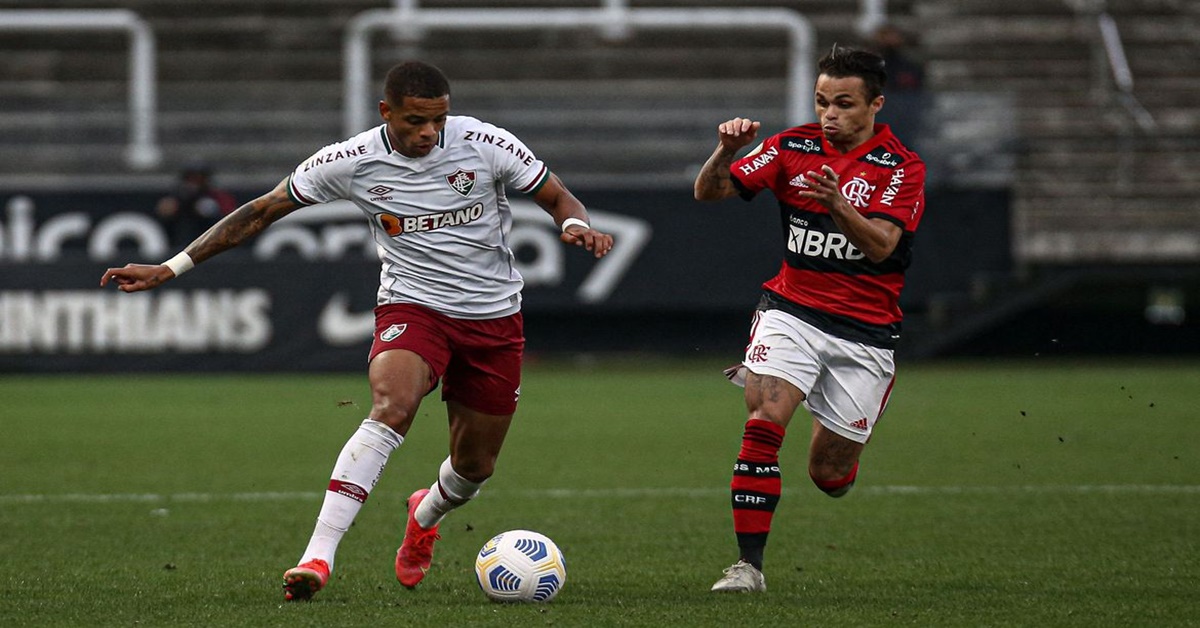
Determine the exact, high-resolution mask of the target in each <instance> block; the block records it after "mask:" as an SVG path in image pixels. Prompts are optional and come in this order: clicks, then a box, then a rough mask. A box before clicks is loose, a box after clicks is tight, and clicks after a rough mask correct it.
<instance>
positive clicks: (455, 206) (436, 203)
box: [288, 116, 550, 319]
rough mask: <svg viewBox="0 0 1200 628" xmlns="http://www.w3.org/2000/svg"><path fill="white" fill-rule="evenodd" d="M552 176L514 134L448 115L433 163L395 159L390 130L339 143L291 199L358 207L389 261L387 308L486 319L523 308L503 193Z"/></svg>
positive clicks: (298, 176) (295, 177) (384, 287)
mask: <svg viewBox="0 0 1200 628" xmlns="http://www.w3.org/2000/svg"><path fill="white" fill-rule="evenodd" d="M549 176H550V175H549V171H548V170H547V169H546V166H545V164H543V163H542V162H541V161H539V160H538V159H537V158H536V157H534V155H533V153H532V152H531V151H530V150H529V149H528V148H526V147H525V145H524V144H523V143H522V142H521V141H520V140H518V139H517V138H516V137H514V136H513V135H512V134H511V133H509V132H508V131H506V130H504V129H501V128H499V127H496V126H493V125H491V124H487V123H486V122H481V121H479V120H476V119H475V118H471V117H467V116H448V117H447V119H446V126H445V128H444V129H443V130H442V134H441V136H440V137H439V138H438V143H437V145H436V146H435V147H434V148H433V151H432V152H430V153H429V154H428V155H426V156H424V157H416V158H413V157H405V156H404V155H402V154H400V153H399V152H397V151H394V150H393V149H392V145H391V142H390V140H389V139H388V136H387V132H386V125H380V126H378V127H376V128H374V129H371V130H369V131H364V132H362V133H359V134H358V135H355V136H354V137H352V138H350V139H348V140H346V141H344V142H339V143H336V144H330V145H329V146H326V147H325V148H322V149H321V150H319V151H317V152H316V154H314V155H313V156H312V157H310V158H308V159H307V160H305V161H304V162H303V163H301V164H300V166H299V167H297V168H296V170H295V171H294V172H292V175H291V177H290V178H289V180H288V194H290V195H291V197H292V200H293V201H295V202H297V203H299V204H301V205H312V204H315V203H327V202H329V201H335V200H341V199H344V200H349V201H351V202H353V203H354V204H355V205H356V206H357V207H358V208H359V209H361V210H362V211H363V213H364V214H366V215H367V219H368V220H369V221H370V223H371V232H372V234H373V236H374V238H375V242H376V243H377V245H378V246H377V249H378V251H379V257H380V260H381V262H382V268H381V269H380V275H379V298H378V301H379V303H380V304H385V303H416V304H419V305H423V306H425V307H428V308H430V309H432V310H435V311H437V312H440V313H442V314H445V315H447V316H451V317H454V318H468V319H486V318H498V317H501V316H507V315H509V314H513V313H516V312H517V311H519V310H520V309H521V287H522V286H523V285H524V282H523V280H522V279H521V275H520V273H518V272H517V269H516V265H515V256H514V255H513V252H512V250H511V249H510V248H509V245H508V236H509V232H510V231H511V230H512V212H511V211H510V209H509V206H508V199H507V198H506V197H505V194H504V188H505V186H506V185H507V186H509V187H512V188H514V189H516V190H519V191H521V192H523V193H526V194H532V193H534V192H536V191H537V190H538V188H540V187H541V185H542V184H543V183H545V182H546V180H547V179H548V178H549Z"/></svg>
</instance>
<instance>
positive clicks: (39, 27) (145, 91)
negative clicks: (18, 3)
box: [0, 9, 162, 170]
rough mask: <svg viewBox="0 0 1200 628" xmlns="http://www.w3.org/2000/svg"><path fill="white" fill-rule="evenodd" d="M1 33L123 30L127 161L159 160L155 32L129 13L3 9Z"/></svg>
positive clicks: (140, 165) (146, 164) (142, 165)
mask: <svg viewBox="0 0 1200 628" xmlns="http://www.w3.org/2000/svg"><path fill="white" fill-rule="evenodd" d="M0 31H33V32H39V31H42V32H44V31H54V32H64V31H124V32H126V33H128V34H129V38H130V52H129V144H128V148H127V149H126V152H125V162H126V163H127V164H128V165H129V167H131V168H133V169H136V170H147V169H151V168H154V167H156V166H158V164H159V163H160V162H161V161H162V151H161V149H160V148H159V146H158V121H157V120H158V103H157V82H156V81H157V77H156V76H155V67H156V45H155V40H154V31H153V30H151V28H150V25H149V24H147V23H146V22H145V21H144V20H142V18H141V17H139V16H138V15H137V14H136V13H134V12H133V11H127V10H124V9H112V10H108V9H96V10H63V11H55V10H42V11H38V10H2V11H0Z"/></svg>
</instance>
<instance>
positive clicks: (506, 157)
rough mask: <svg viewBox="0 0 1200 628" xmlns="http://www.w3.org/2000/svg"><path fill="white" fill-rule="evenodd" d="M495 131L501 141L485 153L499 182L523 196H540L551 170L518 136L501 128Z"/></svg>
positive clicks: (488, 146) (487, 148)
mask: <svg viewBox="0 0 1200 628" xmlns="http://www.w3.org/2000/svg"><path fill="white" fill-rule="evenodd" d="M489 126H490V125H489ZM492 129H493V130H494V133H495V137H496V139H497V140H498V141H495V142H491V143H488V144H485V151H486V153H487V154H488V157H487V158H488V159H489V160H490V162H491V164H492V168H493V169H494V172H495V174H496V178H497V179H499V180H501V181H503V182H504V184H505V185H507V186H508V187H510V188H513V189H514V190H517V191H519V192H521V193H523V194H536V193H537V191H538V190H539V189H541V187H542V185H543V184H545V183H546V181H547V180H548V179H549V178H550V170H549V168H547V167H546V164H544V163H542V161H541V160H540V159H538V158H537V157H535V156H534V154H533V151H531V150H529V148H528V147H526V146H525V143H524V142H522V141H521V140H519V139H517V137H516V136H515V135H513V134H512V133H509V132H508V131H507V130H505V129H502V128H499V127H492Z"/></svg>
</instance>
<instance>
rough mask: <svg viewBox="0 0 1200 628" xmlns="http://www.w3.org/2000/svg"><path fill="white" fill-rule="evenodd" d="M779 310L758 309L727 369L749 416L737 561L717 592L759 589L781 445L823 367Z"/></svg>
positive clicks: (737, 513)
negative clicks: (741, 351) (740, 354)
mask: <svg viewBox="0 0 1200 628" xmlns="http://www.w3.org/2000/svg"><path fill="white" fill-rule="evenodd" d="M798 323H799V321H798V320H797V319H795V318H794V317H792V316H790V315H788V314H785V313H783V312H779V311H777V310H766V311H761V312H758V313H756V315H755V318H754V322H753V325H752V328H751V333H750V342H749V343H748V345H747V348H746V356H745V359H744V360H743V362H742V364H741V366H740V367H738V368H737V369H731V370H730V371H727V372H726V374H727V375H729V376H730V379H731V380H733V381H734V383H739V384H742V385H743V386H745V389H746V390H745V401H746V410H747V420H746V424H745V428H744V431H743V434H742V444H741V449H740V450H739V451H738V457H737V461H736V462H735V464H734V472H733V479H732V481H731V482H730V492H731V505H732V509H733V528H734V533H735V535H736V537H737V544H738V555H739V557H738V562H737V563H735V564H734V565H733V566H732V567H730V568H729V569H726V570H725V576H724V577H723V578H721V579H720V580H718V581H717V583H716V584H714V585H713V587H712V589H713V590H714V591H761V590H763V589H765V588H766V581H765V579H764V578H763V576H762V566H763V553H764V551H765V549H766V544H767V536H768V534H769V533H770V531H771V520H772V517H773V516H774V514H775V508H776V506H777V505H778V503H779V496H780V494H781V493H782V491H783V480H782V474H781V472H780V465H779V450H780V448H781V447H782V446H783V440H784V436H785V434H786V430H787V426H788V424H789V423H790V422H791V419H792V415H793V414H795V412H796V409H797V408H798V407H799V406H800V404H801V403H802V402H803V401H804V399H805V394H804V391H805V390H807V389H808V387H809V386H811V383H812V381H813V380H815V379H816V377H817V373H818V372H819V370H820V366H819V365H818V364H817V362H816V360H815V358H814V357H813V355H814V353H815V352H814V350H813V348H812V347H811V346H810V345H809V343H808V340H807V339H806V338H805V337H804V335H803V332H804V330H803V329H802V328H801V327H800V326H799V324H798Z"/></svg>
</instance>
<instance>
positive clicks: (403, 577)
mask: <svg viewBox="0 0 1200 628" xmlns="http://www.w3.org/2000/svg"><path fill="white" fill-rule="evenodd" d="M428 493H429V489H427V488H423V489H421V490H419V491H417V492H415V493H413V494H412V495H409V496H408V525H407V526H405V528H404V542H403V543H401V544H400V549H398V550H396V579H397V580H399V581H400V584H402V585H404V586H406V587H408V588H410V589H412V588H415V587H416V586H417V584H418V583H419V582H421V579H422V578H424V577H425V572H427V571H429V565H430V563H432V562H433V542H434V541H436V540H438V539H440V538H442V537H440V536H438V533H437V531H438V527H437V526H433V527H432V528H429V529H425V528H422V527H421V526H420V524H418V523H417V519H416V517H414V516H413V514H414V513H416V511H417V504H420V503H421V500H422V499H425V495H427V494H428Z"/></svg>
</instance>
